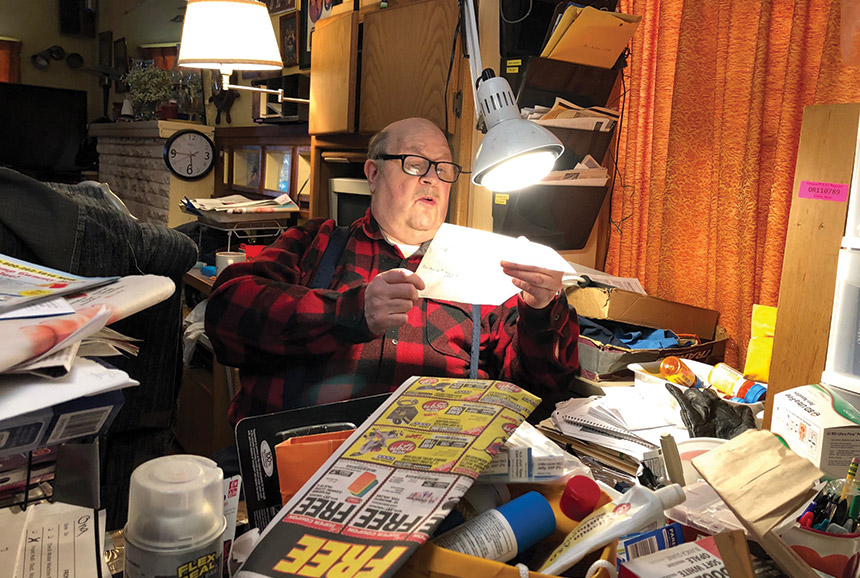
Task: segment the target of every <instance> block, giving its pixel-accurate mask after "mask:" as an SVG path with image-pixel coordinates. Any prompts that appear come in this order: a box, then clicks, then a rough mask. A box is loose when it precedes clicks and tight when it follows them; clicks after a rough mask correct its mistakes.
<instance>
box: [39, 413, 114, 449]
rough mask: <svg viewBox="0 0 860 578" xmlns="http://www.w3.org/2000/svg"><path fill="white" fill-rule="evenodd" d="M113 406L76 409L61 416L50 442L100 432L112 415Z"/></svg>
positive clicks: (49, 439)
mask: <svg viewBox="0 0 860 578" xmlns="http://www.w3.org/2000/svg"><path fill="white" fill-rule="evenodd" d="M111 409H113V408H112V407H111V406H107V407H98V408H96V409H87V410H84V411H76V412H72V413H67V414H65V415H62V416H60V419H58V420H57V425H56V426H54V431H53V432H51V437H50V438H48V443H49V444H53V443H57V442H61V441H65V440H68V439H72V438H77V437H83V436H88V435H93V434H97V433H99V430H100V429H101V427H102V425H104V423H105V420H106V419H107V418H108V416H109V415H110V412H111Z"/></svg>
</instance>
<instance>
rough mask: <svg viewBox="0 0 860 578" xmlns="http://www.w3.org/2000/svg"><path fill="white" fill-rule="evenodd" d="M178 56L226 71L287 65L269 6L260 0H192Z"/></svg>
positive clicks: (194, 65) (186, 62) (182, 61)
mask: <svg viewBox="0 0 860 578" xmlns="http://www.w3.org/2000/svg"><path fill="white" fill-rule="evenodd" d="M178 60H179V66H185V67H189V68H214V69H220V70H221V71H222V72H226V73H230V72H232V71H233V70H280V69H281V68H283V67H284V64H283V62H282V61H281V53H280V50H279V49H278V41H277V39H276V38H275V31H274V30H273V29H272V21H271V19H270V18H269V10H268V8H266V5H265V4H263V3H261V2H257V1H256V0H189V1H188V7H187V9H186V11H185V22H184V24H183V26H182V41H181V44H180V45H179V59H178Z"/></svg>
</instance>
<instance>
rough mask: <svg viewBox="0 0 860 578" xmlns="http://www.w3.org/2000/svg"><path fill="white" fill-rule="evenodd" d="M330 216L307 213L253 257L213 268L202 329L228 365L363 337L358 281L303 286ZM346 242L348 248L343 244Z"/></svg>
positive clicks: (323, 349)
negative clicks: (216, 271) (338, 286)
mask: <svg viewBox="0 0 860 578" xmlns="http://www.w3.org/2000/svg"><path fill="white" fill-rule="evenodd" d="M333 226H334V222H333V221H322V220H316V221H309V222H308V223H306V224H305V225H303V226H301V227H294V228H291V229H289V230H288V231H286V232H285V233H283V234H282V235H281V236H280V237H279V238H278V240H277V241H276V242H275V243H273V244H272V245H271V246H269V247H267V248H266V249H264V250H263V252H262V253H260V255H259V256H258V257H257V258H256V259H254V261H252V262H245V263H238V264H235V265H233V266H231V267H230V268H228V269H227V270H226V271H224V272H222V273H221V275H219V277H218V280H217V281H216V283H215V286H214V288H213V291H212V294H211V295H210V297H209V303H208V305H207V307H206V320H205V321H206V325H205V326H206V334H207V335H208V336H209V339H210V340H211V341H212V346H213V349H214V350H215V353H216V354H217V356H218V359H219V360H220V361H221V362H222V363H224V364H227V365H233V366H239V367H241V366H243V365H246V364H250V363H254V364H265V363H271V362H272V361H273V360H274V359H275V358H277V357H280V356H284V355H320V354H327V353H331V352H333V351H335V350H337V349H338V348H340V347H343V346H344V344H353V343H361V342H365V341H369V340H371V339H373V338H374V336H373V335H372V334H371V333H370V331H369V330H368V329H367V323H366V321H365V318H364V292H365V286H364V285H363V284H361V285H360V286H355V287H351V288H345V289H344V290H343V291H334V290H328V289H309V288H307V287H306V286H305V285H306V284H309V283H310V280H311V278H312V277H313V273H314V272H315V271H316V268H317V266H318V265H319V261H320V259H321V258H322V254H323V252H324V251H325V248H326V247H327V246H328V242H329V239H330V237H331V232H332V229H333ZM347 250H349V249H347Z"/></svg>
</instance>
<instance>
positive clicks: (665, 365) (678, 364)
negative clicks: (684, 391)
mask: <svg viewBox="0 0 860 578" xmlns="http://www.w3.org/2000/svg"><path fill="white" fill-rule="evenodd" d="M660 375H662V376H663V379H665V380H666V381H671V382H672V383H677V384H678V385H683V386H685V387H697V386H698V383H699V379H698V378H697V377H696V374H695V373H693V370H692V369H690V366H688V365H687V364H686V363H684V362H683V361H682V360H681V358H680V357H675V356H674V355H671V356H669V357H667V358H666V359H664V360H663V361H661V362H660Z"/></svg>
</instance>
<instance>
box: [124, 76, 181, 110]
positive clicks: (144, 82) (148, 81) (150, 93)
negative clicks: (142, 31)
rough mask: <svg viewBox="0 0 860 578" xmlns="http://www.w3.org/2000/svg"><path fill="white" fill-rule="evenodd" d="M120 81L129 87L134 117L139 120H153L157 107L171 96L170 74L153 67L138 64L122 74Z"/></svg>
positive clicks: (171, 78) (171, 79)
mask: <svg viewBox="0 0 860 578" xmlns="http://www.w3.org/2000/svg"><path fill="white" fill-rule="evenodd" d="M122 80H123V82H125V83H126V84H128V86H129V96H130V97H131V102H132V104H133V105H134V107H135V112H136V115H135V116H136V117H138V118H140V119H141V120H152V119H154V118H155V111H156V109H157V108H158V105H159V104H161V103H162V102H166V101H167V100H168V99H170V97H171V96H172V95H173V77H172V75H171V73H170V72H169V71H167V70H161V69H160V68H157V67H155V66H146V65H144V64H138V65H136V66H134V67H133V68H132V69H131V70H130V71H128V72H127V73H126V74H124V75H123V78H122Z"/></svg>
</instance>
